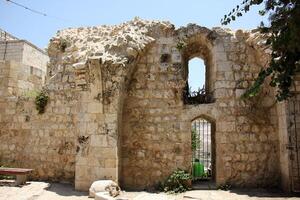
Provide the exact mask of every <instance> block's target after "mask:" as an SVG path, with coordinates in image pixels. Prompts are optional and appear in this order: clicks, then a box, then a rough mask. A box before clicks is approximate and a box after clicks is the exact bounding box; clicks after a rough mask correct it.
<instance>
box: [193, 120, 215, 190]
mask: <svg viewBox="0 0 300 200" xmlns="http://www.w3.org/2000/svg"><path fill="white" fill-rule="evenodd" d="M191 126H192V127H191V128H192V131H191V137H192V175H193V187H196V188H197V189H202V188H203V189H206V188H207V187H209V188H212V187H214V180H215V178H214V177H215V149H214V146H215V145H214V137H213V132H214V125H213V123H211V122H210V121H209V120H207V119H205V118H202V117H199V118H196V119H195V120H193V121H192V125H191Z"/></svg>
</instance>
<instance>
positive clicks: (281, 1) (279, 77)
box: [221, 0, 300, 101]
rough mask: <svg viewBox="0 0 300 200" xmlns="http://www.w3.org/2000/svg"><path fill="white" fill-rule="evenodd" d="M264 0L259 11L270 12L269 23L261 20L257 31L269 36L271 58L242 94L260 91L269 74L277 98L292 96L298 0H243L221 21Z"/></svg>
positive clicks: (298, 54) (298, 62)
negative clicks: (262, 7)
mask: <svg viewBox="0 0 300 200" xmlns="http://www.w3.org/2000/svg"><path fill="white" fill-rule="evenodd" d="M262 3H265V7H264V9H263V10H260V11H259V14H260V15H262V16H264V15H266V14H269V25H268V26H265V25H264V23H262V22H261V25H260V27H259V28H260V31H261V32H262V33H265V34H266V35H267V36H268V39H267V41H266V44H267V45H270V47H271V48H272V53H271V61H270V64H269V66H268V67H267V68H266V69H262V70H261V72H260V73H259V75H258V77H257V78H256V81H255V83H254V84H253V85H252V86H251V87H250V88H249V89H248V90H247V91H246V93H245V94H244V97H247V98H249V97H253V96H256V95H257V94H258V93H259V92H260V88H261V85H262V84H263V83H264V82H265V80H266V78H267V77H269V76H270V77H271V81H270V82H269V84H270V86H272V87H276V88H277V94H276V99H277V100H278V101H282V100H285V99H287V98H289V97H291V96H292V94H291V92H290V87H291V86H292V83H293V78H294V77H295V75H296V73H298V72H299V70H300V37H299V33H300V23H299V21H300V1H299V0H244V1H243V2H242V3H241V5H237V6H236V8H234V9H233V10H232V11H231V12H230V13H229V14H228V15H225V16H224V18H223V19H222V20H221V23H222V24H223V25H227V24H229V23H230V22H232V21H235V20H236V18H237V17H241V16H242V15H243V14H244V13H246V12H248V11H249V10H250V8H251V7H252V6H253V5H259V4H262Z"/></svg>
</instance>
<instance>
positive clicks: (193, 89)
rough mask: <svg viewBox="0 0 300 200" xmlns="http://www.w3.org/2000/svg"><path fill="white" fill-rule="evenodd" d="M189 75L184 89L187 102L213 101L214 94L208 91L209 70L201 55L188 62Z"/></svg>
mask: <svg viewBox="0 0 300 200" xmlns="http://www.w3.org/2000/svg"><path fill="white" fill-rule="evenodd" d="M187 65H188V77H187V79H188V80H187V82H186V87H185V89H184V103H185V104H204V103H211V102H213V99H212V95H211V94H210V93H209V91H208V86H207V83H206V80H207V72H206V70H207V69H206V65H205V62H204V60H202V59H201V58H199V57H195V58H192V59H190V60H189V61H188V62H187Z"/></svg>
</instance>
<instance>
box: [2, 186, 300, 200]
mask: <svg viewBox="0 0 300 200" xmlns="http://www.w3.org/2000/svg"><path fill="white" fill-rule="evenodd" d="M117 199H122V200H123V199H128V200H192V199H194V200H296V199H297V200H300V197H296V196H295V195H293V196H288V195H285V194H283V193H281V192H278V191H266V190H257V189H256V190H241V189H239V190H231V191H222V190H192V191H189V192H186V193H183V194H179V195H167V194H164V193H148V192H125V191H123V192H122V194H121V195H120V196H119V197H117V198H116V200H117ZM0 200H92V198H89V197H88V193H87V192H78V191H75V190H74V186H72V185H70V184H63V183H51V184H50V183H47V182H29V183H28V184H27V185H24V186H22V187H15V186H10V185H8V184H0Z"/></svg>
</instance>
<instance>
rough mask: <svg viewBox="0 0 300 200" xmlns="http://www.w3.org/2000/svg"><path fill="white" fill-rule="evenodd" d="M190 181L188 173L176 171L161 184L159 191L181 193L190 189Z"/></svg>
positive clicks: (190, 177)
mask: <svg viewBox="0 0 300 200" xmlns="http://www.w3.org/2000/svg"><path fill="white" fill-rule="evenodd" d="M191 181H192V176H191V175H190V174H189V173H188V172H186V171H184V170H181V169H177V170H175V171H174V172H173V173H172V174H171V175H170V176H169V177H168V178H167V179H166V181H165V182H164V183H162V184H161V186H160V189H161V190H162V191H164V192H168V193H182V192H185V191H187V190H190V189H191Z"/></svg>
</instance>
